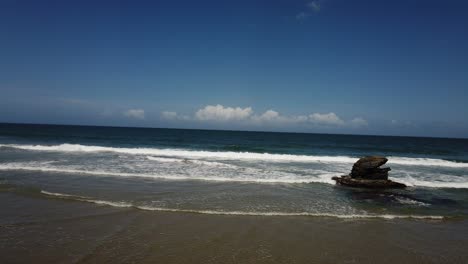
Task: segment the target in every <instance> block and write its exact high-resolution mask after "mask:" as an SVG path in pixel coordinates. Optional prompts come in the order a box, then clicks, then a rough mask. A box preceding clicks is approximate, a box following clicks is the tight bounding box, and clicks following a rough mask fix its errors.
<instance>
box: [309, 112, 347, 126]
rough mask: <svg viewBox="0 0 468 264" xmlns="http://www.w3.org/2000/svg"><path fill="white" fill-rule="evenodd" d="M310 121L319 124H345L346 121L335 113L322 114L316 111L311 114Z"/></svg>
mask: <svg viewBox="0 0 468 264" xmlns="http://www.w3.org/2000/svg"><path fill="white" fill-rule="evenodd" d="M309 121H310V122H312V123H314V124H317V125H335V126H336V125H338V126H340V125H344V124H345V122H344V121H343V120H342V119H341V118H340V117H339V116H337V115H336V114H335V113H328V114H320V113H314V114H311V115H309Z"/></svg>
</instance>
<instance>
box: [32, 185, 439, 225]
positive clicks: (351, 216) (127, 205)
mask: <svg viewBox="0 0 468 264" xmlns="http://www.w3.org/2000/svg"><path fill="white" fill-rule="evenodd" d="M41 193H42V194H45V195H49V196H54V197H56V198H57V197H58V198H63V199H68V200H69V199H73V200H76V201H81V202H88V203H94V204H99V205H107V206H112V207H120V208H134V209H139V210H144V211H159V212H173V213H192V214H208V215H238V216H309V217H331V218H341V219H386V220H391V219H426V220H444V219H446V218H447V217H445V216H441V215H394V214H332V213H312V212H258V211H255V212H249V211H221V210H194V209H176V208H164V207H152V206H139V205H134V204H131V203H128V202H113V201H105V200H95V199H91V198H79V197H81V196H74V195H70V194H61V193H51V192H47V191H41Z"/></svg>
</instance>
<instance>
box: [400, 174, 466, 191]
mask: <svg viewBox="0 0 468 264" xmlns="http://www.w3.org/2000/svg"><path fill="white" fill-rule="evenodd" d="M396 181H398V182H402V183H404V184H406V185H407V186H415V187H430V188H455V189H468V182H466V181H465V182H460V181H451V182H447V181H438V180H432V181H428V180H420V179H415V178H413V177H411V176H407V177H405V178H397V179H396Z"/></svg>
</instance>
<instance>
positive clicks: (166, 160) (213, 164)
mask: <svg viewBox="0 0 468 264" xmlns="http://www.w3.org/2000/svg"><path fill="white" fill-rule="evenodd" d="M146 158H147V159H148V160H153V161H157V162H163V163H172V162H176V163H182V162H183V163H187V164H196V165H203V166H210V167H225V168H237V166H234V165H230V164H226V163H221V162H216V161H204V160H189V159H174V158H162V157H153V156H146Z"/></svg>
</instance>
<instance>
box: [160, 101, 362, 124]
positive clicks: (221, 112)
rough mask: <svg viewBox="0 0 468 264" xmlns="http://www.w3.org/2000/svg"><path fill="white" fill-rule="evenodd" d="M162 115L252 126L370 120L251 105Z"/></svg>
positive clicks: (175, 118) (212, 106)
mask: <svg viewBox="0 0 468 264" xmlns="http://www.w3.org/2000/svg"><path fill="white" fill-rule="evenodd" d="M161 117H162V118H164V119H167V120H179V121H180V120H186V121H198V122H207V121H209V122H226V121H236V122H239V124H243V125H251V126H263V125H265V126H282V127H284V126H303V127H318V128H319V127H322V128H323V127H342V128H345V127H353V128H359V127H366V126H368V122H367V121H366V120H365V119H364V118H362V117H356V118H354V119H351V120H343V119H342V118H340V117H339V116H338V115H337V114H335V113H333V112H330V113H312V114H310V115H292V116H285V115H282V114H280V113H279V112H277V111H275V110H273V109H269V110H267V111H265V112H264V113H262V114H255V113H254V111H253V110H252V108H251V107H245V108H242V107H227V106H223V105H220V104H218V105H207V106H205V107H203V108H201V109H199V110H197V111H196V112H195V114H194V115H192V116H188V115H180V114H178V113H176V112H171V111H164V112H162V113H161Z"/></svg>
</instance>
